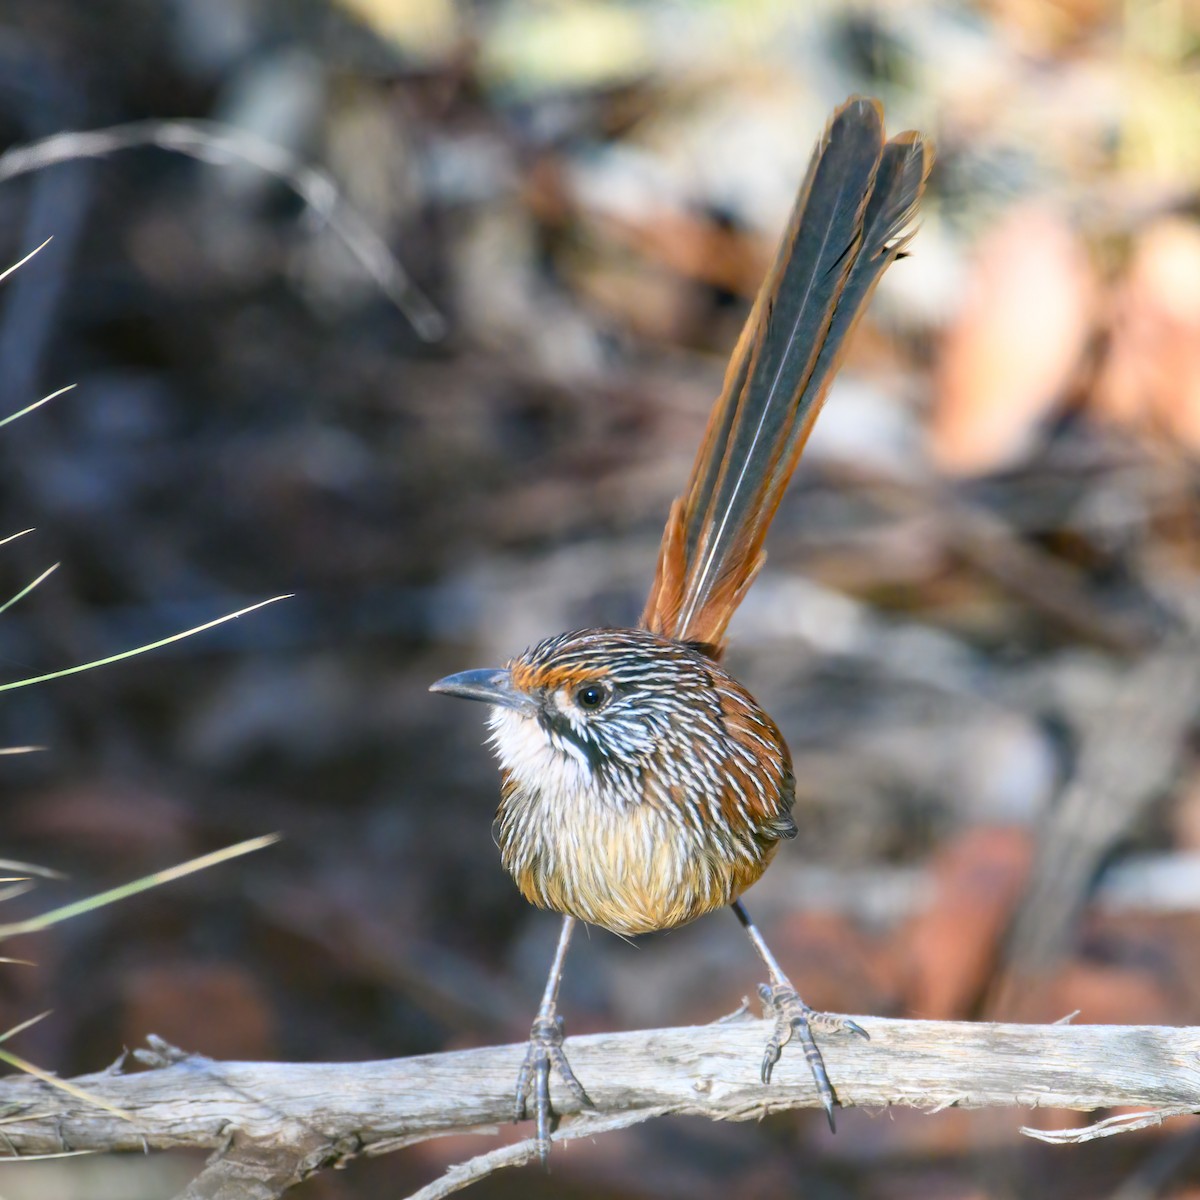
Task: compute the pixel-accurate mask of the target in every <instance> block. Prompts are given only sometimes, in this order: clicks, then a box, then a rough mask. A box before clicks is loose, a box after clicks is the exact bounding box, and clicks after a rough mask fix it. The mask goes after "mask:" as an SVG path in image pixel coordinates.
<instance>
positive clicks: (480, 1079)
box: [0, 1017, 1200, 1200]
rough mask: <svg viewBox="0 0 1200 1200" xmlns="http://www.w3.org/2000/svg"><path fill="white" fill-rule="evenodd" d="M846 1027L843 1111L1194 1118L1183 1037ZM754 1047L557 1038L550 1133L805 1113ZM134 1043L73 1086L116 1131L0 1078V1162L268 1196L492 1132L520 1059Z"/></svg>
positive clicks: (724, 1034) (840, 1042) (1191, 1045)
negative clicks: (122, 1062) (178, 1167)
mask: <svg viewBox="0 0 1200 1200" xmlns="http://www.w3.org/2000/svg"><path fill="white" fill-rule="evenodd" d="M856 1019H859V1020H861V1023H862V1025H863V1027H864V1028H865V1029H866V1030H867V1031H868V1032H869V1033H870V1035H871V1040H870V1041H869V1042H865V1041H862V1040H860V1039H858V1038H850V1037H825V1038H824V1039H823V1040H822V1047H823V1050H824V1052H825V1057H826V1062H827V1064H828V1066H829V1072H830V1075H831V1076H832V1078H833V1080H834V1082H835V1085H836V1087H837V1090H838V1095H839V1097H840V1098H841V1100H842V1103H843V1104H844V1105H845V1106H847V1107H849V1106H860V1107H861V1106H870V1107H883V1106H887V1105H892V1104H901V1105H909V1106H913V1107H917V1108H923V1109H927V1110H930V1111H936V1110H938V1109H941V1108H946V1107H948V1106H951V1105H962V1106H969V1107H983V1106H996V1107H1010V1106H1011V1107H1055V1108H1070V1109H1082V1110H1091V1109H1096V1108H1108V1107H1112V1106H1115V1105H1122V1106H1125V1105H1136V1106H1145V1107H1147V1108H1150V1109H1153V1110H1155V1112H1154V1113H1153V1114H1148V1115H1147V1118H1146V1120H1157V1119H1159V1118H1160V1117H1161V1116H1164V1115H1173V1114H1176V1113H1182V1112H1194V1111H1200V1027H1187V1028H1168V1027H1161V1026H1119V1025H995V1024H969V1023H964V1022H934V1021H893V1020H883V1019H878V1018H870V1017H863V1018H856ZM766 1036H767V1027H766V1024H765V1022H762V1021H758V1020H755V1019H751V1018H749V1017H744V1018H734V1019H729V1020H726V1021H723V1022H718V1023H717V1024H713V1025H705V1026H699V1027H695V1028H682V1029H655V1030H646V1031H642V1032H637V1033H621V1034H596V1035H592V1036H588V1037H578V1038H571V1039H569V1040H568V1043H567V1051H568V1054H569V1056H570V1059H571V1062H572V1064H573V1066H574V1068H575V1071H576V1072H577V1074H578V1075H579V1078H580V1079H581V1080H582V1081H583V1083H584V1085H585V1086H586V1087H587V1089H588V1092H589V1093H590V1095H591V1097H592V1100H593V1101H594V1103H595V1104H596V1106H597V1107H596V1112H595V1113H579V1112H578V1107H577V1106H576V1105H575V1104H574V1103H573V1102H572V1101H571V1098H570V1097H569V1096H568V1095H567V1094H566V1093H565V1091H564V1090H563V1089H561V1088H557V1087H554V1085H553V1084H552V1088H553V1095H554V1102H555V1105H556V1107H557V1106H561V1108H560V1111H562V1112H564V1113H566V1114H568V1115H567V1116H566V1118H565V1119H564V1121H563V1122H562V1127H561V1129H560V1131H559V1133H558V1134H557V1135H556V1137H558V1138H569V1137H572V1136H585V1135H592V1134H595V1133H598V1132H602V1131H603V1130H604V1129H609V1128H615V1127H620V1126H623V1125H629V1124H634V1123H636V1122H637V1121H640V1120H645V1119H647V1118H649V1117H651V1116H658V1115H664V1114H667V1113H686V1114H691V1115H700V1116H707V1117H710V1118H712V1119H714V1120H747V1119H756V1118H758V1117H761V1116H763V1115H764V1114H766V1113H770V1112H777V1111H780V1110H783V1109H789V1108H803V1107H813V1106H815V1105H816V1103H817V1098H816V1094H815V1092H814V1090H813V1082H812V1076H811V1073H810V1072H809V1070H808V1067H807V1065H806V1063H805V1061H804V1056H803V1055H802V1054H800V1053H798V1052H796V1051H795V1049H794V1048H792V1049H791V1050H789V1051H786V1052H785V1053H784V1056H783V1059H782V1060H781V1061H780V1063H779V1065H778V1066H777V1068H776V1071H775V1078H774V1081H773V1082H772V1084H771V1085H770V1086H769V1087H762V1086H761V1085H760V1084H759V1083H758V1066H759V1062H760V1060H761V1057H762V1047H763V1043H764V1042H765V1040H766ZM151 1046H152V1049H153V1052H154V1053H153V1054H152V1055H150V1056H149V1057H151V1058H154V1059H155V1060H156V1061H157V1062H158V1063H159V1064H161V1065H160V1066H158V1068H157V1069H154V1070H150V1071H140V1072H136V1073H133V1074H123V1073H121V1072H120V1071H119V1068H114V1069H112V1070H110V1071H107V1072H103V1073H101V1074H97V1075H88V1076H84V1077H82V1078H79V1079H76V1080H74V1081H73V1082H74V1083H75V1084H77V1085H78V1086H79V1087H82V1088H84V1089H86V1090H87V1091H88V1092H89V1093H90V1094H92V1095H93V1096H95V1097H97V1098H98V1099H100V1100H102V1101H103V1102H104V1103H106V1104H109V1105H112V1106H114V1107H115V1108H118V1109H120V1110H122V1111H123V1112H124V1113H126V1114H128V1116H129V1118H130V1119H123V1118H122V1117H121V1116H119V1115H116V1114H114V1113H112V1112H109V1111H106V1110H104V1109H101V1108H95V1107H89V1106H88V1105H87V1104H86V1103H84V1102H82V1101H80V1100H78V1099H76V1098H75V1097H73V1096H71V1095H69V1094H67V1093H65V1092H62V1091H60V1090H58V1089H57V1088H55V1087H53V1086H51V1085H49V1084H46V1083H44V1082H41V1081H38V1080H36V1079H31V1078H28V1077H24V1076H10V1077H8V1078H6V1079H4V1080H2V1081H0V1106H2V1111H0V1146H4V1147H6V1148H7V1151H8V1153H9V1154H11V1155H14V1156H18V1155H21V1156H23V1155H33V1154H53V1153H56V1152H63V1151H81V1150H94V1151H111V1150H135V1151H143V1150H145V1149H171V1148H177V1147H193V1148H194V1147H206V1148H210V1149H214V1150H217V1151H220V1153H219V1154H218V1155H215V1156H214V1158H213V1160H212V1162H211V1163H210V1165H209V1167H208V1168H206V1169H205V1171H204V1172H202V1174H201V1175H200V1176H199V1177H198V1178H197V1179H196V1180H195V1181H194V1182H193V1184H192V1185H191V1186H190V1187H189V1188H188V1190H187V1191H186V1192H185V1193H184V1196H186V1197H188V1198H189V1200H197V1198H199V1197H218V1196H235V1195H236V1196H240V1197H248V1198H258V1197H263V1198H265V1197H273V1196H278V1195H279V1194H281V1193H282V1192H283V1191H284V1190H285V1189H286V1188H287V1187H289V1186H291V1185H292V1184H293V1183H297V1182H299V1181H300V1180H301V1179H303V1178H305V1177H306V1176H307V1175H310V1174H312V1173H313V1172H314V1171H317V1170H319V1169H320V1168H322V1167H324V1166H329V1165H332V1164H334V1163H337V1162H341V1161H344V1160H346V1159H348V1158H351V1157H353V1156H355V1155H357V1154H363V1153H365V1154H379V1153H384V1152H386V1151H389V1150H395V1149H399V1148H400V1147H402V1146H405V1145H410V1144H412V1143H414V1142H419V1141H422V1140H424V1139H426V1138H430V1137H436V1136H438V1135H440V1134H445V1133H450V1132H466V1131H475V1132H480V1133H483V1132H487V1131H488V1130H489V1127H493V1126H496V1125H498V1124H501V1123H504V1122H507V1121H508V1120H509V1119H510V1114H511V1106H512V1090H513V1081H514V1079H515V1078H516V1073H517V1068H518V1066H519V1064H520V1061H521V1056H522V1054H523V1053H524V1047H522V1046H496V1047H489V1048H485V1049H480V1050H463V1051H457V1052H455V1053H450V1054H430V1055H425V1056H422V1057H419V1058H407V1059H396V1060H392V1061H388V1062H365V1063H312V1064H305V1063H242V1062H215V1061H213V1060H211V1059H207V1058H203V1057H200V1056H198V1055H188V1054H185V1053H183V1052H181V1051H176V1050H174V1049H173V1048H171V1047H168V1046H166V1045H165V1043H163V1042H161V1041H160V1040H158V1039H151ZM143 1057H146V1056H145V1055H144V1054H143ZM1141 1123H1143V1124H1144V1123H1146V1121H1142V1122H1141ZM1135 1124H1136V1122H1135ZM1127 1127H1129V1122H1127V1121H1126V1122H1125V1123H1123V1124H1118V1125H1117V1126H1115V1127H1109V1128H1106V1129H1104V1130H1103V1132H1117V1131H1119V1130H1120V1129H1123V1128H1127ZM531 1146H532V1143H523V1144H522V1145H519V1146H506V1147H503V1148H502V1149H501V1150H499V1151H495V1152H493V1154H491V1155H484V1156H482V1158H481V1159H480V1160H475V1161H476V1162H478V1163H480V1164H482V1165H481V1166H480V1167H478V1168H473V1167H472V1164H467V1165H466V1166H465V1167H462V1168H455V1169H454V1171H452V1172H451V1174H450V1175H449V1176H447V1177H446V1179H444V1180H443V1181H440V1182H439V1183H438V1184H434V1185H432V1186H431V1188H429V1189H426V1190H425V1192H423V1193H422V1195H423V1196H424V1195H427V1196H431V1197H432V1196H440V1195H445V1194H447V1192H448V1191H449V1190H454V1188H456V1187H458V1186H462V1185H463V1184H465V1183H466V1182H469V1181H470V1179H471V1178H475V1177H477V1176H478V1175H479V1174H483V1173H486V1172H487V1171H488V1170H491V1169H494V1167H496V1166H499V1165H504V1164H506V1163H515V1162H522V1161H525V1160H526V1159H527V1158H528V1157H530V1155H531V1153H532V1150H531ZM455 1172H459V1178H457V1179H455V1178H454V1174H455Z"/></svg>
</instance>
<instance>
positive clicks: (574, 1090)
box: [513, 1009, 592, 1166]
mask: <svg viewBox="0 0 1200 1200" xmlns="http://www.w3.org/2000/svg"><path fill="white" fill-rule="evenodd" d="M562 1046H563V1024H562V1017H560V1016H557V1015H556V1014H555V1013H554V1011H553V1009H551V1010H550V1011H549V1012H545V1013H538V1015H537V1017H536V1018H535V1019H534V1022H533V1028H532V1029H530V1031H529V1045H528V1046H527V1047H526V1048H525V1061H524V1062H523V1063H522V1064H521V1073H520V1074H519V1075H518V1076H517V1096H516V1104H515V1105H514V1107H513V1120H514V1121H524V1120H525V1116H526V1101H527V1100H528V1099H529V1095H530V1093H531V1092H532V1093H533V1115H534V1119H535V1120H536V1121H537V1152H538V1158H540V1159H541V1160H542V1166H545V1165H546V1163H547V1161H548V1160H549V1157H550V1132H551V1130H552V1129H553V1127H554V1125H555V1124H557V1122H556V1121H555V1119H554V1110H553V1109H552V1108H551V1107H550V1069H551V1067H553V1068H554V1069H555V1070H557V1071H558V1074H559V1077H560V1078H561V1079H562V1081H563V1083H565V1084H566V1085H567V1089H568V1090H569V1091H570V1093H571V1095H573V1096H574V1097H575V1099H576V1100H578V1101H579V1103H580V1104H582V1105H583V1106H584V1107H585V1108H591V1107H592V1102H591V1100H590V1098H589V1097H588V1094H587V1092H585V1091H584V1090H583V1084H581V1083H580V1082H579V1080H578V1079H576V1078H575V1072H574V1071H572V1070H571V1064H570V1063H569V1062H567V1056H566V1054H565V1053H564V1052H563V1048H562Z"/></svg>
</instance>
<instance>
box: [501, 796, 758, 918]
mask: <svg viewBox="0 0 1200 1200" xmlns="http://www.w3.org/2000/svg"><path fill="white" fill-rule="evenodd" d="M575 799H576V800H578V799H580V798H579V797H576V798H575ZM497 832H498V841H499V843H500V854H501V858H502V861H503V863H504V866H505V867H506V869H507V870H508V872H509V873H510V874H511V875H512V877H513V878H514V879H515V880H516V883H517V886H518V887H519V888H520V889H521V893H522V895H524V897H525V898H526V899H527V900H528V901H530V903H532V904H536V905H538V906H539V907H541V908H548V909H551V910H552V911H554V912H559V913H563V914H564V915H567V916H572V917H578V918H579V919H580V920H581V921H587V922H589V923H590V924H593V925H599V926H602V927H603V928H605V929H611V930H612V931H613V932H614V933H623V934H638V933H650V932H652V931H654V930H659V929H670V928H672V927H673V926H676V925H682V924H684V923H685V922H687V921H691V920H694V919H695V918H696V917H699V916H703V915H704V914H705V913H708V912H712V911H713V910H714V909H717V908H721V907H722V906H724V905H726V904H729V903H731V902H732V901H734V900H736V899H737V898H738V896H740V895H741V893H742V892H743V891H745V889H746V888H748V887H749V886H750V885H751V884H752V883H754V882H755V881H756V880H757V879H758V877H759V876H760V875H761V874H762V873H763V871H764V870H765V869H766V867H767V864H768V863H769V862H770V861H771V858H772V857H773V856H774V853H775V849H776V844H775V843H773V842H772V843H771V844H765V845H764V844H762V843H760V842H759V841H757V840H756V839H750V840H749V841H748V842H746V843H744V844H743V845H742V846H740V847H738V850H737V851H736V852H734V853H731V852H730V847H729V846H727V845H722V844H720V843H718V842H716V841H714V840H711V839H708V838H706V837H705V836H704V835H703V834H702V833H699V832H697V831H695V830H694V829H692V828H690V827H689V826H687V825H686V824H685V823H684V822H683V821H682V820H681V819H680V817H679V815H677V814H672V813H669V812H664V811H662V810H661V809H658V808H656V807H654V806H653V805H651V804H648V803H643V804H639V805H633V806H631V807H629V808H626V809H623V810H617V809H612V808H607V807H605V806H603V805H599V804H588V805H586V806H579V805H576V804H570V803H563V802H561V801H560V802H557V803H556V802H555V801H554V800H553V799H546V798H545V797H544V796H543V797H538V796H530V795H528V794H524V793H520V792H513V791H510V792H509V794H508V795H506V796H505V799H504V801H503V803H502V804H501V806H500V813H499V819H498V826H497Z"/></svg>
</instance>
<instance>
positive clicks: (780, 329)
mask: <svg viewBox="0 0 1200 1200" xmlns="http://www.w3.org/2000/svg"><path fill="white" fill-rule="evenodd" d="M931 160H932V154H931V151H930V148H929V146H928V143H926V142H925V141H924V140H923V139H922V138H921V137H920V136H919V135H917V134H915V133H904V134H901V135H900V136H899V137H897V138H894V139H893V140H892V141H890V142H886V143H885V142H884V135H883V113H882V110H881V108H880V106H879V105H878V103H876V102H875V101H871V100H864V99H861V98H855V99H852V100H850V101H848V102H847V103H846V104H844V105H843V106H842V107H841V108H840V109H838V111H837V112H836V113H835V114H834V116H833V118H832V120H831V121H830V123H829V126H828V128H827V129H826V131H825V135H824V137H823V138H822V140H821V143H820V144H819V145H818V147H817V149H816V151H815V153H814V154H813V158H812V162H811V163H810V165H809V169H808V175H807V177H806V179H805V182H804V185H803V186H802V187H801V189H800V195H799V197H798V199H797V201H796V206H795V208H794V209H793V212H792V217H791V220H790V222H789V225H788V230H787V232H786V234H785V235H784V238H783V242H782V244H781V246H780V249H779V252H778V254H777V255H776V259H775V263H774V265H773V267H772V268H771V271H770V273H769V274H768V276H767V278H766V280H765V281H764V283H763V286H762V288H761V289H760V291H759V294H758V297H757V299H756V300H755V303H754V307H753V309H752V310H751V313H750V316H749V318H748V319H747V321H746V326H745V328H744V329H743V331H742V335H741V337H740V338H739V339H738V344H737V347H736V349H735V350H734V353H733V358H732V359H731V361H730V364H729V368H728V370H727V372H726V376H725V386H724V388H723V390H722V393H721V396H720V398H719V399H718V401H717V403H716V406H715V407H714V409H713V413H712V416H711V417H710V418H709V423H708V428H707V429H706V431H705V434H704V439H703V441H702V442H701V445H700V451H699V453H698V455H697V457H696V462H695V464H694V466H693V467H692V475H691V479H690V480H689V482H688V487H687V490H686V491H685V492H684V494H683V495H682V496H681V497H680V498H679V499H678V500H676V501H675V503H674V505H673V506H672V508H671V515H670V518H669V519H668V521H667V528H666V531H665V533H664V535H663V543H662V547H661V549H660V551H659V560H658V569H657V571H656V574H655V581H654V586H653V588H652V589H651V592H650V598H649V600H648V601H647V604H646V609H645V612H644V614H643V617H642V624H643V625H644V626H645V627H646V628H647V629H650V630H651V631H653V632H655V633H658V634H661V635H662V636H664V637H674V638H679V639H681V640H685V641H694V642H701V643H704V644H706V645H707V646H708V647H710V649H711V652H712V653H713V654H714V655H718V654H719V653H720V650H721V646H722V642H723V639H724V636H725V629H726V626H727V625H728V623H729V619H730V617H731V616H732V615H733V612H734V610H735V609H736V608H737V606H738V604H739V603H740V602H741V600H742V597H743V596H744V595H745V593H746V589H747V588H748V587H749V586H750V584H751V582H753V579H754V576H755V575H756V574H757V573H758V570H759V568H760V567H761V566H762V563H763V559H764V553H763V548H762V547H763V542H764V540H765V538H766V533H767V528H768V526H769V525H770V523H771V520H772V518H773V517H774V516H775V512H776V510H777V509H778V507H779V503H780V500H781V499H782V498H783V493H784V491H785V489H786V488H787V485H788V481H789V480H790V479H791V476H792V473H793V471H794V470H795V468H796V464H797V462H798V461H799V458H800V454H801V451H802V450H803V448H804V443H805V441H806V440H807V438H808V434H809V431H810V430H811V428H812V424H813V422H814V421H815V419H816V416H817V413H818V412H819V411H820V408H821V404H822V402H823V401H824V399H825V393H826V391H827V390H828V387H829V384H830V382H831V380H832V378H833V375H834V373H835V372H836V370H837V367H838V364H839V363H840V361H841V355H842V351H843V349H844V347H845V345H846V339H847V335H848V334H849V333H850V331H851V329H852V328H853V326H854V324H855V322H856V320H857V319H858V316H859V314H860V313H861V312H862V309H863V307H864V306H865V304H866V302H867V300H868V299H869V298H870V295H871V292H872V291H873V290H874V287H875V284H876V283H877V282H878V281H879V278H880V276H881V275H882V274H883V271H884V269H885V268H886V267H887V266H888V264H889V263H890V262H892V260H893V259H895V257H896V256H897V255H898V254H899V253H900V252H901V250H902V249H903V247H904V245H905V243H906V241H907V238H906V237H905V236H904V227H905V226H906V225H907V224H908V222H909V221H910V220H911V219H912V216H913V213H914V211H915V209H916V206H917V203H918V201H919V199H920V196H921V192H922V189H923V188H924V184H925V179H926V177H927V175H928V173H929V166H930V163H931Z"/></svg>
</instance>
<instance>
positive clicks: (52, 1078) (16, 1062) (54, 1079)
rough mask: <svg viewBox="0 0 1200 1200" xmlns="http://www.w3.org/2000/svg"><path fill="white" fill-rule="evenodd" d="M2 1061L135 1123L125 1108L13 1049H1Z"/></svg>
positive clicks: (87, 1102) (78, 1098)
mask: <svg viewBox="0 0 1200 1200" xmlns="http://www.w3.org/2000/svg"><path fill="white" fill-rule="evenodd" d="M43 1015H45V1014H43ZM26 1024H27V1025H28V1024H29V1022H26ZM18 1028H20V1027H18ZM0 1062H6V1063H8V1065H9V1066H10V1067H15V1068H16V1069H17V1070H18V1071H24V1072H25V1074H26V1075H32V1076H33V1077H34V1078H35V1079H40V1080H41V1081H42V1082H43V1083H48V1084H50V1086H51V1087H56V1088H58V1089H59V1090H60V1091H63V1092H66V1093H67V1094H68V1095H70V1096H74V1097H75V1099H76V1100H82V1101H84V1102H85V1103H86V1104H91V1105H94V1106H95V1107H96V1108H102V1109H104V1111H105V1112H109V1113H112V1115H113V1116H114V1117H119V1118H120V1119H121V1120H122V1121H128V1122H130V1124H132V1123H133V1117H131V1116H130V1115H129V1113H127V1112H126V1111H125V1110H124V1109H121V1108H117V1107H116V1105H115V1104H109V1103H108V1102H107V1101H105V1100H101V1099H100V1097H99V1096H93V1095H92V1094H91V1092H87V1091H85V1090H84V1089H83V1088H81V1087H79V1086H78V1085H76V1084H74V1083H68V1082H67V1081H66V1080H65V1079H59V1078H58V1076H57V1075H52V1074H51V1073H50V1072H49V1071H43V1070H42V1068H41V1067H38V1066H35V1065H34V1064H33V1063H31V1062H29V1061H28V1060H27V1059H24V1058H22V1057H21V1056H20V1055H19V1054H13V1052H12V1051H11V1050H0Z"/></svg>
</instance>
